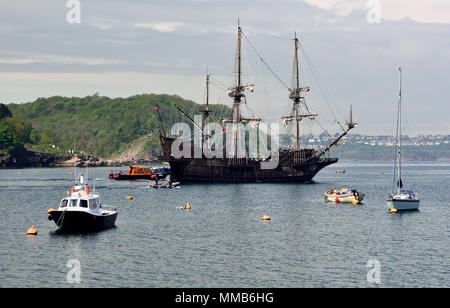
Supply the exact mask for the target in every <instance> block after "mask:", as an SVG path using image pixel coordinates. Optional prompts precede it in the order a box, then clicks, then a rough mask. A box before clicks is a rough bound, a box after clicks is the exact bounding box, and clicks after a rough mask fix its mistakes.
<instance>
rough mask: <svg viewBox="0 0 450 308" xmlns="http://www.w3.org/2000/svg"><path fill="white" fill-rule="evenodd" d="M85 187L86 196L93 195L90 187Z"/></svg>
mask: <svg viewBox="0 0 450 308" xmlns="http://www.w3.org/2000/svg"><path fill="white" fill-rule="evenodd" d="M85 187H86V189H85V191H86V195H89V194H90V193H91V190H90V189H89V186H87V185H86V186H85Z"/></svg>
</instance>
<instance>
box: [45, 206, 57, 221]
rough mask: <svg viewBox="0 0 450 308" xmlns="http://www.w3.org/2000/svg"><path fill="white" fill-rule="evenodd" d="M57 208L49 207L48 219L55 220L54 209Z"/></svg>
mask: <svg viewBox="0 0 450 308" xmlns="http://www.w3.org/2000/svg"><path fill="white" fill-rule="evenodd" d="M54 210H55V209H54V208H49V209H48V211H47V214H48V217H47V218H48V220H53V216H52V212H53V211H54Z"/></svg>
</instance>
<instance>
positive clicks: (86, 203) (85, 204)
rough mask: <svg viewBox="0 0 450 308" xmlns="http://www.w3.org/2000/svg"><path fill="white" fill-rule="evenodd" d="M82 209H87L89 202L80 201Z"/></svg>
mask: <svg viewBox="0 0 450 308" xmlns="http://www.w3.org/2000/svg"><path fill="white" fill-rule="evenodd" d="M80 207H84V208H87V207H88V201H87V200H80Z"/></svg>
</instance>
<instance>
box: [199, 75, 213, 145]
mask: <svg viewBox="0 0 450 308" xmlns="http://www.w3.org/2000/svg"><path fill="white" fill-rule="evenodd" d="M210 78H211V75H210V74H209V73H206V101H205V109H203V110H202V111H201V112H202V113H203V115H204V116H205V131H204V135H205V141H206V142H209V138H210V137H211V136H210V133H209V84H210V82H211V81H210Z"/></svg>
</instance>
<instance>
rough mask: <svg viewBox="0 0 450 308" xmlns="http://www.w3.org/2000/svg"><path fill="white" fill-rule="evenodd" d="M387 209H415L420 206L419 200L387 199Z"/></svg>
mask: <svg viewBox="0 0 450 308" xmlns="http://www.w3.org/2000/svg"><path fill="white" fill-rule="evenodd" d="M387 205H388V207H389V209H391V210H392V209H396V210H397V211H417V210H418V209H419V206H420V201H419V200H388V201H387Z"/></svg>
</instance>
